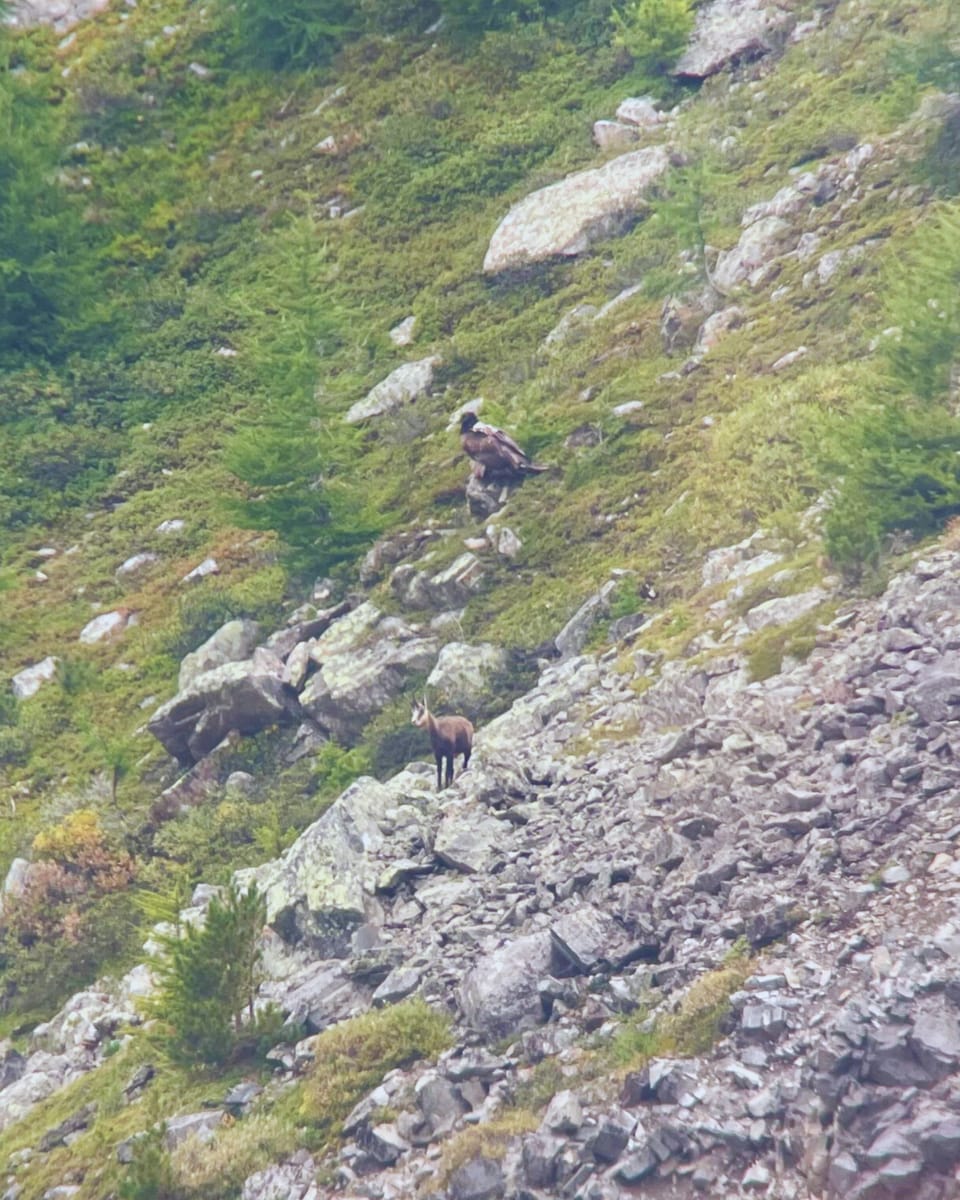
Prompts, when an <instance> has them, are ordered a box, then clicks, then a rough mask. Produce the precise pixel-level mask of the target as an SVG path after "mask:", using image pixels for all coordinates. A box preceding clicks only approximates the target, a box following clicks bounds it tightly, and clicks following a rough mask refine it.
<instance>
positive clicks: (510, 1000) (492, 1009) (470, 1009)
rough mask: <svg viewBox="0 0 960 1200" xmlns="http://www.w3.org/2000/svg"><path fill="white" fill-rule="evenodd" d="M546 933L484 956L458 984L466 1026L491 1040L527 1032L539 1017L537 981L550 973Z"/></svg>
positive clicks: (515, 942)
mask: <svg viewBox="0 0 960 1200" xmlns="http://www.w3.org/2000/svg"><path fill="white" fill-rule="evenodd" d="M550 949H551V940H550V935H549V934H548V933H532V934H528V935H526V936H525V937H520V938H517V939H515V940H514V941H512V942H508V943H507V944H506V945H504V946H501V947H500V949H499V950H494V951H493V952H492V953H490V954H485V955H484V956H483V957H482V958H480V959H479V960H478V961H477V962H476V964H475V965H474V966H473V967H471V968H470V970H469V971H467V973H466V975H465V976H464V978H463V981H462V983H461V985H460V993H459V999H460V1006H461V1008H462V1010H463V1014H464V1017H465V1018H466V1021H467V1023H468V1024H469V1025H470V1026H471V1027H472V1028H474V1029H476V1030H478V1031H480V1032H482V1033H484V1034H486V1035H487V1036H488V1037H491V1038H503V1037H507V1036H508V1035H510V1034H514V1033H518V1032H519V1031H520V1030H523V1029H531V1028H533V1027H534V1026H535V1025H537V1024H539V1022H540V1021H541V1019H542V1016H543V1005H542V1002H541V1000H540V992H539V988H538V984H539V981H540V980H541V979H542V978H543V976H544V975H546V974H548V973H549V970H550Z"/></svg>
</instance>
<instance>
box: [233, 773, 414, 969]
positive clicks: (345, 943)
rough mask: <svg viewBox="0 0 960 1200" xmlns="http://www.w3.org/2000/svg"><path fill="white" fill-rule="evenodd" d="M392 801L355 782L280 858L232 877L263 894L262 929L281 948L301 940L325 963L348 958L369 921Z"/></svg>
mask: <svg viewBox="0 0 960 1200" xmlns="http://www.w3.org/2000/svg"><path fill="white" fill-rule="evenodd" d="M396 803H397V797H396V795H395V793H394V792H393V791H392V790H391V789H389V788H387V787H385V786H384V785H383V784H382V783H378V782H377V780H375V779H370V778H368V777H366V776H364V777H362V778H360V779H358V780H356V781H355V782H354V783H352V784H351V785H350V787H348V788H347V790H346V791H345V792H344V793H343V794H342V795H341V796H340V797H339V799H337V800H335V801H334V803H333V804H331V806H330V807H329V808H328V809H327V811H326V812H325V813H324V814H323V816H322V817H320V818H319V820H317V821H314V823H313V824H312V825H311V826H310V827H309V828H308V829H306V830H305V831H304V832H303V833H302V834H301V835H300V837H298V838H297V840H296V841H295V842H294V843H293V845H292V846H291V847H290V848H289V850H287V851H286V853H285V854H283V856H282V857H281V858H278V859H274V860H273V862H268V863H265V864H264V865H263V866H260V867H255V868H251V869H250V870H245V871H238V872H237V873H236V876H235V878H236V880H237V882H238V884H239V885H240V886H241V887H245V886H248V885H249V884H250V883H255V884H256V885H257V887H258V888H259V889H260V890H261V891H262V892H264V893H265V895H266V902H267V921H268V922H269V924H270V925H272V926H273V927H274V928H275V929H276V930H277V932H278V933H279V934H280V935H281V937H283V938H285V939H286V940H287V941H300V940H306V941H307V943H308V944H309V945H310V946H311V947H312V948H313V949H314V950H316V951H317V952H318V954H319V955H320V956H321V957H323V958H340V957H343V956H344V955H346V954H348V953H349V950H350V937H351V934H352V933H353V931H354V930H355V929H356V927H357V926H358V925H362V924H364V923H365V922H366V921H367V920H369V919H371V918H374V917H375V916H376V913H377V902H376V900H375V898H374V894H375V890H376V883H377V875H378V873H379V871H380V870H381V869H382V864H378V863H377V862H376V855H377V853H378V852H379V851H380V850H381V849H382V847H383V845H384V835H383V832H382V830H381V827H380V822H381V821H384V820H385V818H386V813H387V810H388V809H391V808H393V807H394V806H395V805H396Z"/></svg>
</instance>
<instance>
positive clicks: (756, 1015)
mask: <svg viewBox="0 0 960 1200" xmlns="http://www.w3.org/2000/svg"><path fill="white" fill-rule="evenodd" d="M740 1028H741V1029H742V1030H743V1032H744V1034H745V1035H746V1036H747V1037H751V1038H756V1039H757V1040H758V1041H764V1042H775V1041H777V1040H778V1039H779V1038H780V1037H781V1035H782V1034H783V1033H785V1032H786V1029H787V1014H786V1011H785V1010H784V1009H783V1008H781V1007H780V1005H779V1004H747V1006H746V1007H745V1008H744V1010H743V1012H742V1013H741V1015H740Z"/></svg>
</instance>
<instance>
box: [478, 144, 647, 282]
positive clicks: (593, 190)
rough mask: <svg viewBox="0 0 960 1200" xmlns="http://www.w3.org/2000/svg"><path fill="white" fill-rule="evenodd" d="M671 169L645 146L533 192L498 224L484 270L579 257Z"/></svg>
mask: <svg viewBox="0 0 960 1200" xmlns="http://www.w3.org/2000/svg"><path fill="white" fill-rule="evenodd" d="M669 165H670V160H669V156H668V154H667V152H666V150H664V149H663V147H661V146H649V147H645V148H644V149H642V150H634V151H631V152H630V153H629V154H622V155H620V157H619V158H615V159H612V160H611V161H610V162H608V163H605V164H604V165H603V166H602V167H596V168H594V169H593V170H590V171H580V172H578V173H577V174H575V175H570V176H568V177H567V178H566V179H562V180H561V181H560V182H559V183H554V184H551V185H550V186H549V187H545V188H541V189H540V190H539V191H537V192H533V193H531V194H530V195H529V196H526V197H525V198H524V199H523V200H520V201H519V202H518V203H517V204H515V205H514V206H513V208H511V210H510V211H509V212H508V213H507V215H506V216H505V217H504V218H503V220H502V221H501V222H500V224H499V225H498V227H497V229H496V231H495V232H494V235H493V237H492V238H491V239H490V245H489V247H488V248H487V253H486V257H485V258H484V260H483V269H484V271H486V272H487V274H491V275H492V274H496V273H497V272H499V271H506V270H510V269H513V268H515V267H522V266H526V265H528V264H530V263H536V262H543V261H544V260H545V259H549V258H556V257H566V258H569V257H572V256H574V255H577V254H582V253H583V252H584V251H585V250H587V249H588V248H589V247H590V246H591V245H592V243H593V242H595V241H597V240H599V239H600V238H604V237H610V236H611V235H613V234H615V233H616V232H618V231H619V230H620V229H622V228H623V226H624V224H625V223H626V222H628V221H629V220H630V219H631V218H633V217H635V216H636V215H637V214H638V213H639V212H640V211H641V210H642V209H643V207H644V204H645V202H646V196H647V194H648V192H649V191H650V189H651V188H652V187H653V185H654V184H655V183H656V182H657V180H658V179H659V178H660V177H661V176H662V175H663V174H664V172H665V171H666V170H667V168H668V166H669Z"/></svg>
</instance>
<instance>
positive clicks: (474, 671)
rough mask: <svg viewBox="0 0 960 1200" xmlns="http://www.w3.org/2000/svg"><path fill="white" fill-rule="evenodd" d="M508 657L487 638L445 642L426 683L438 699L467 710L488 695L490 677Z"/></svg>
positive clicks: (494, 675) (474, 706)
mask: <svg viewBox="0 0 960 1200" xmlns="http://www.w3.org/2000/svg"><path fill="white" fill-rule="evenodd" d="M508 661H509V660H508V655H507V653H506V651H505V650H503V649H502V648H501V647H500V646H494V645H493V644H492V643H491V642H481V643H480V644H479V645H468V644H467V643H466V642H448V643H447V644H446V645H445V646H444V647H443V649H442V650H441V651H440V655H439V657H438V658H437V662H436V665H435V666H434V668H433V670H432V671H431V672H430V674H429V675H428V676H427V687H428V688H430V689H431V694H432V695H433V696H435V697H436V700H437V701H438V702H439V703H443V704H446V705H450V706H451V707H453V708H456V709H462V710H466V711H467V712H468V713H469V712H470V711H472V710H473V709H475V708H476V707H477V706H478V705H480V704H481V703H482V701H483V700H484V699H488V698H489V697H490V693H491V688H492V686H493V680H494V679H495V678H496V676H497V675H498V673H499V672H501V671H503V670H505V668H506V666H507V663H508Z"/></svg>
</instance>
